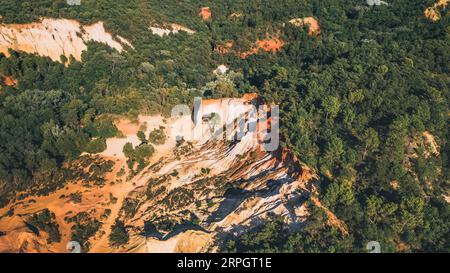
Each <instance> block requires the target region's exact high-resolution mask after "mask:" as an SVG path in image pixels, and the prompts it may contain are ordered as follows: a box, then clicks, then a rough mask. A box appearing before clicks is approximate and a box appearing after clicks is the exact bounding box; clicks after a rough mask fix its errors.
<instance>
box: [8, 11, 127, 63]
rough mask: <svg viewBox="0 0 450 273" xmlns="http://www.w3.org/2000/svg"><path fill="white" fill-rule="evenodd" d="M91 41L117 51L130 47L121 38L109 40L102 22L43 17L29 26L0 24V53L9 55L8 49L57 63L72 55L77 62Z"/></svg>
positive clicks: (109, 37) (108, 34)
mask: <svg viewBox="0 0 450 273" xmlns="http://www.w3.org/2000/svg"><path fill="white" fill-rule="evenodd" d="M89 41H95V42H99V43H104V44H107V45H108V46H110V47H112V48H114V49H116V50H117V51H119V52H122V51H123V50H124V45H127V46H129V47H132V45H131V44H130V43H129V42H128V41H127V40H126V39H124V38H123V37H120V36H117V37H116V38H115V37H113V36H112V35H111V34H110V33H108V32H106V31H105V28H104V26H103V22H97V23H94V24H92V25H88V26H83V25H81V24H80V23H79V22H77V21H75V20H68V19H51V18H43V19H42V20H41V21H40V22H36V23H31V24H7V25H5V24H2V25H0V52H2V53H3V54H5V55H6V56H8V55H9V52H8V49H9V48H11V49H13V50H18V51H25V52H27V53H35V54H38V55H41V56H48V57H50V58H51V59H52V60H53V61H61V55H64V56H66V57H67V58H68V59H69V57H70V56H71V55H72V56H73V57H74V58H75V60H78V61H81V53H82V52H83V51H84V50H86V49H87V46H86V43H87V42H89Z"/></svg>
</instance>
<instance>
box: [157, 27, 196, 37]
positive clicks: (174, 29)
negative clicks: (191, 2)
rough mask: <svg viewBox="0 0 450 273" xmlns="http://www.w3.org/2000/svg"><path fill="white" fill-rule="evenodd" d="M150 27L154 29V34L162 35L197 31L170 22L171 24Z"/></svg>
mask: <svg viewBox="0 0 450 273" xmlns="http://www.w3.org/2000/svg"><path fill="white" fill-rule="evenodd" d="M149 29H150V30H151V31H152V33H153V34H155V35H158V36H160V37H163V36H165V35H169V34H171V33H174V34H176V33H179V32H180V31H182V32H186V33H187V34H194V33H195V31H194V30H192V29H190V28H187V27H185V26H182V25H178V24H170V25H169V26H165V27H158V26H151V27H150V28H149Z"/></svg>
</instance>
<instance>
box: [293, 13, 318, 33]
mask: <svg viewBox="0 0 450 273" xmlns="http://www.w3.org/2000/svg"><path fill="white" fill-rule="evenodd" d="M289 23H291V24H293V25H294V26H297V27H303V26H308V34H309V35H319V34H320V26H319V22H318V21H317V20H316V18H314V17H305V18H294V19H292V20H289Z"/></svg>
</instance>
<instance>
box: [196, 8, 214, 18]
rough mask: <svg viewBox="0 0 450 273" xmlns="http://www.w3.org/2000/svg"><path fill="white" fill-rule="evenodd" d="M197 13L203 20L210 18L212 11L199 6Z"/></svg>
mask: <svg viewBox="0 0 450 273" xmlns="http://www.w3.org/2000/svg"><path fill="white" fill-rule="evenodd" d="M199 15H200V16H201V17H202V19H203V20H208V19H209V18H211V15H212V13H211V10H210V9H209V7H202V8H200V13H199Z"/></svg>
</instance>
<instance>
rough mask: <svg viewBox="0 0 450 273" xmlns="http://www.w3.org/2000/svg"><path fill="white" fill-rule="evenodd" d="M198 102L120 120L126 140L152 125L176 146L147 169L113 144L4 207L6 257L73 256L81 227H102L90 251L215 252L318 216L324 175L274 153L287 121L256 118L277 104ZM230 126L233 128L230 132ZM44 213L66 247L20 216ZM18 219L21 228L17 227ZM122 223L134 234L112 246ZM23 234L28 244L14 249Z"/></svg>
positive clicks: (0, 213) (161, 149) (87, 242)
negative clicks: (49, 187) (179, 112)
mask: <svg viewBox="0 0 450 273" xmlns="http://www.w3.org/2000/svg"><path fill="white" fill-rule="evenodd" d="M196 103H197V106H198V107H197V110H195V111H194V112H193V113H192V112H191V111H190V110H189V111H188V113H187V114H186V115H183V116H174V117H172V118H170V119H167V120H166V119H163V118H161V117H145V116H139V118H138V122H137V123H133V124H130V123H128V122H126V121H125V120H119V121H118V123H117V124H118V128H119V130H121V131H122V133H123V134H124V137H125V139H128V138H131V137H132V136H135V134H136V131H137V130H138V128H140V127H141V125H143V124H145V125H146V126H145V127H146V128H147V130H148V131H151V130H152V129H153V128H164V130H165V134H166V136H167V139H166V142H165V143H164V144H161V145H155V149H156V153H155V154H154V155H153V157H152V160H151V162H150V164H149V165H148V166H146V167H144V168H143V169H142V170H141V171H139V172H133V171H131V170H130V169H129V168H128V167H127V164H126V158H124V157H123V155H121V154H119V153H116V152H114V151H115V149H113V148H114V147H109V148H111V151H110V152H108V153H106V154H105V153H103V154H98V155H96V156H95V157H94V156H92V155H84V157H82V158H80V159H79V161H80V162H79V164H78V163H77V164H76V166H74V168H75V172H78V173H79V176H76V177H75V178H74V181H73V182H72V181H69V182H68V183H67V185H65V186H64V187H63V188H61V189H59V190H56V191H55V192H52V193H50V194H47V195H45V196H39V197H37V196H33V195H30V196H28V197H26V198H24V199H23V200H21V201H19V202H17V201H16V202H12V203H11V204H9V205H8V206H6V207H5V208H1V209H0V231H2V232H4V233H5V234H4V235H3V236H1V237H0V252H3V251H13V252H17V251H21V250H23V249H26V251H31V252H47V251H51V252H66V251H67V248H66V245H67V243H68V242H69V241H73V240H74V236H73V235H74V233H77V232H79V228H77V227H79V226H82V227H83V229H88V230H90V231H92V233H91V234H90V235H89V238H84V242H80V243H81V244H82V246H83V249H84V250H83V251H90V252H205V251H208V252H213V251H216V250H217V249H218V243H217V242H219V241H220V239H221V238H223V236H226V235H229V234H234V235H240V234H243V233H245V232H249V231H251V230H252V229H253V228H255V227H258V226H260V225H261V224H264V223H265V221H266V220H267V219H270V217H271V216H272V215H279V216H281V217H283V219H284V220H285V222H286V225H287V226H289V227H291V228H294V229H296V228H300V227H301V225H302V223H303V222H304V221H305V220H307V218H308V216H309V208H308V206H307V205H306V203H307V202H306V201H307V200H308V198H309V195H310V194H311V193H313V192H314V181H316V179H315V178H316V175H315V174H314V171H313V170H310V169H309V168H308V167H307V166H305V165H304V164H302V163H301V162H300V161H299V160H298V159H297V158H296V157H295V156H293V155H292V154H291V153H290V152H289V151H287V150H285V149H281V148H279V149H277V150H274V151H267V150H266V149H264V147H265V146H264V144H265V141H266V140H267V138H266V136H267V135H268V134H269V133H268V129H270V131H272V129H273V128H275V127H276V125H275V123H276V120H277V118H276V115H275V114H274V111H272V112H271V116H270V118H269V119H266V120H264V119H261V113H262V112H261V111H258V112H256V116H254V115H253V114H255V112H254V109H255V108H256V107H258V109H261V108H268V109H271V107H269V105H266V104H263V103H261V101H260V99H259V98H258V96H257V95H256V94H246V95H244V96H243V97H241V98H223V99H211V100H199V101H196ZM252 112H253V114H252ZM239 118H243V119H242V121H243V122H242V123H240V122H238V121H237V120H239ZM161 125H164V126H163V127H160V126H161ZM241 125H243V126H241ZM180 127H183V128H181V129H187V130H186V131H187V132H188V134H182V133H181V132H182V131H183V130H179V129H180ZM224 127H227V128H228V129H227V130H226V131H225V130H223V131H221V129H223V128H224ZM190 130H194V132H193V133H189V132H190ZM148 131H147V132H148ZM223 133H227V134H230V135H231V136H233V138H232V139H230V138H228V137H227V136H224V135H222V134H223ZM238 135H240V136H241V137H240V138H237V136H238ZM180 136H183V137H182V138H181V137H180ZM222 136H223V137H222ZM235 137H236V138H235ZM110 140H111V141H110ZM112 140H113V139H108V141H107V143H108V146H110V145H111V144H114V141H112ZM116 144H117V143H116ZM113 146H114V145H113ZM119 146H120V145H119ZM109 148H108V149H109ZM119 148H120V147H119ZM119 148H117V149H116V150H119ZM95 158H97V159H95ZM105 160H106V161H105ZM103 164H109V165H110V166H109V168H108V169H107V168H104V167H102V166H103ZM100 169H103V170H104V171H103V172H100V173H99V170H100ZM100 174H102V176H100ZM91 176H92V180H91V179H90V177H91ZM100 178H101V179H100ZM99 180H102V181H104V182H103V183H100V184H99V183H98V181H99ZM89 181H91V182H89ZM74 195H78V198H76V199H74V198H72V197H71V196H74ZM43 209H48V210H49V211H50V212H51V213H54V215H55V222H56V223H57V224H58V227H59V232H60V233H61V240H60V242H58V243H47V242H46V241H45V240H44V239H45V238H46V237H45V236H44V237H43V236H42V235H35V234H32V233H30V231H29V230H28V229H27V228H26V227H24V226H23V225H22V222H20V221H18V220H20V219H19V218H16V220H14V219H15V218H14V217H16V215H25V214H27V215H32V214H34V213H36V212H38V211H41V210H43ZM10 211H14V213H13V215H10V213H8V212H10ZM14 221H15V222H16V223H17V225H14V226H11V224H10V223H12V222H14ZM117 222H120V223H122V226H123V229H125V231H122V235H123V233H124V232H126V234H127V238H128V239H127V240H126V242H123V241H122V242H121V243H120V244H119V245H117V244H112V243H111V242H112V241H111V234H113V226H114V225H115V223H117ZM335 222H336V221H335ZM76 223H77V224H76ZM42 234H43V233H42ZM116 235H117V234H116ZM17 238H23V240H21V241H20V242H19V243H12V242H18V239H17ZM30 246H32V248H30Z"/></svg>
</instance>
